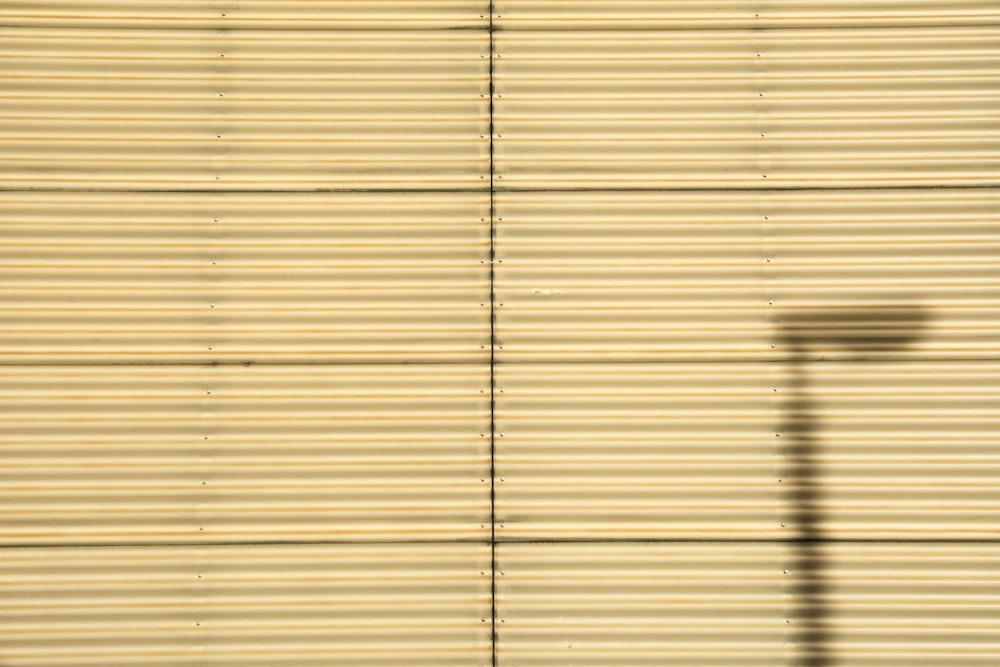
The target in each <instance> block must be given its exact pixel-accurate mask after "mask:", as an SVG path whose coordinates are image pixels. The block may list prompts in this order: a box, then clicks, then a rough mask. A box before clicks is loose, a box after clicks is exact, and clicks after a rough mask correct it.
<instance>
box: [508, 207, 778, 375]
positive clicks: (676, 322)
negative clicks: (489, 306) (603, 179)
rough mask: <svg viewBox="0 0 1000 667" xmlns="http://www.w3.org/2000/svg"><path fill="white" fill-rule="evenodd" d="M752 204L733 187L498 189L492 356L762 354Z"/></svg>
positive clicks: (763, 321)
mask: <svg viewBox="0 0 1000 667" xmlns="http://www.w3.org/2000/svg"><path fill="white" fill-rule="evenodd" d="M758 208H759V204H758V203H757V198H756V197H755V196H754V195H747V194H739V193H712V194H710V195H704V194H690V193H688V194H684V193H637V192H629V193H627V194H624V193H614V192H602V193H583V192H571V193H558V192H545V193H513V192H503V193H498V194H497V197H496V212H497V216H496V222H495V225H496V252H497V258H498V259H499V260H502V263H498V264H496V266H495V275H496V297H497V298H496V308H495V310H496V333H497V341H498V343H499V344H501V345H503V349H502V350H500V349H498V350H497V355H498V359H500V360H501V361H503V362H521V361H532V360H535V361H550V360H573V361H581V362H585V361H593V360H595V359H603V360H608V359H621V360H636V359H687V360H690V359H705V358H720V357H751V356H755V355H762V356H768V355H770V354H771V349H770V347H769V345H770V343H771V341H772V338H773V333H772V327H771V325H770V323H769V322H768V312H767V308H766V302H767V300H766V298H765V284H764V258H763V256H762V254H763V252H762V240H763V233H762V228H761V225H760V222H759V220H758V216H756V215H755V214H756V212H757V209H758Z"/></svg>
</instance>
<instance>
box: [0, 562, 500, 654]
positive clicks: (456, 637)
mask: <svg viewBox="0 0 1000 667" xmlns="http://www.w3.org/2000/svg"><path fill="white" fill-rule="evenodd" d="M489 566H490V550H489V546H488V545H483V544H451V545H447V546H441V545H433V546H428V545H414V544H407V545H383V546H378V545H353V546H352V545H338V546H321V547H311V546H303V545H296V546H288V547H261V546H245V545H244V546H240V547H237V548H215V547H212V548H199V549H192V548H145V549H129V548H123V549H110V548H100V549H44V548H41V549H39V548H35V549H17V550H9V551H8V552H6V553H5V554H4V557H3V558H2V559H0V600H2V604H0V619H2V623H3V627H4V631H3V634H2V636H0V655H2V657H3V664H4V665H6V666H9V667H22V666H23V667H28V666H38V667H41V666H43V665H44V666H45V667H63V666H67V667H68V666H69V665H73V666H78V665H116V666H125V665H129V666H135V667H139V666H141V667H154V666H156V667H174V666H175V665H241V666H243V665H252V666H260V667H264V666H268V667H270V666H271V665H279V664H296V665H399V664H402V663H405V664H407V665H428V666H429V665H435V666H436V665H481V664H487V663H489V660H490V653H491V647H490V624H489V616H490V576H489ZM483 619H485V621H484V620H483Z"/></svg>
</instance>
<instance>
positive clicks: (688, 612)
mask: <svg viewBox="0 0 1000 667" xmlns="http://www.w3.org/2000/svg"><path fill="white" fill-rule="evenodd" d="M497 568H498V569H499V570H500V571H501V572H502V574H501V575H500V576H498V577H497V616H498V618H499V620H500V622H499V623H498V626H497V627H498V632H499V634H498V637H497V657H498V661H497V664H498V665H501V666H503V667H514V666H515V665H516V666H517V667H534V666H536V665H539V666H540V665H551V666H553V667H555V666H556V665H595V666H596V665H664V664H671V665H692V666H694V665H715V666H718V667H722V666H726V667H731V666H732V665H751V666H759V667H773V666H774V665H780V664H785V662H784V647H783V640H784V639H785V632H786V630H785V627H784V626H785V623H784V619H783V614H782V612H783V609H782V599H781V593H782V583H783V582H782V576H783V575H782V573H781V554H780V550H779V547H777V546H761V545H740V547H739V548H738V549H734V548H733V546H732V545H691V544H669V545H648V544H574V545H552V544H530V545H501V546H499V547H498V551H497Z"/></svg>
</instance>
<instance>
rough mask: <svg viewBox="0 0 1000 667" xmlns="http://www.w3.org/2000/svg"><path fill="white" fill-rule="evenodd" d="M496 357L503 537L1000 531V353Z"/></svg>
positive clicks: (936, 535)
mask: <svg viewBox="0 0 1000 667" xmlns="http://www.w3.org/2000/svg"><path fill="white" fill-rule="evenodd" d="M496 373H497V387H498V391H497V395H496V397H497V403H496V414H495V420H496V431H497V440H496V474H497V480H496V489H497V490H496V517H497V521H498V522H499V523H498V525H497V530H496V534H497V537H498V539H499V540H502V541H503V540H521V539H581V540H601V539H609V538H626V539H652V538H682V539H705V538H708V539H738V538H744V539H745V538H753V539H762V538H769V539H794V538H796V537H798V536H799V535H800V533H801V531H802V530H804V528H805V526H804V525H800V524H799V523H797V521H798V520H799V519H798V518H797V517H799V516H800V515H801V513H802V511H803V506H802V504H801V501H800V500H798V498H799V497H800V494H799V493H798V489H799V488H800V487H801V486H802V485H804V484H807V483H808V484H810V486H811V487H812V488H813V489H814V490H815V492H816V493H817V494H818V499H817V500H816V501H815V505H816V507H815V508H813V510H810V511H811V512H812V514H813V515H812V516H810V517H809V518H810V521H811V522H812V523H811V525H812V526H813V527H814V528H815V529H818V530H819V531H821V535H823V536H828V537H836V538H852V539H853V538H857V539H900V538H906V539H970V538H979V539H982V538H996V537H998V535H1000V531H998V529H997V525H996V521H995V519H996V516H997V515H998V513H1000V489H998V488H997V485H996V479H997V475H998V474H1000V452H998V451H997V447H996V443H997V442H1000V417H998V415H997V411H996V406H997V405H998V404H1000V364H998V363H997V362H964V363H963V362H957V361H956V362H919V363H916V362H911V363H904V362H882V363H872V362H854V363H848V362H845V363H812V364H804V365H797V366H792V365H782V364H765V363H761V364H748V363H737V364H723V363H718V364H685V363H672V364H644V365H638V364H629V365H613V364H509V365H508V364H500V365H498V366H497V369H496ZM806 449H808V451H805V450H806ZM795 452H798V453H795ZM792 457H794V458H792ZM803 466H809V467H810V469H811V470H810V471H805V472H804V471H802V467H803ZM806 472H808V473H809V474H808V477H806V476H805V474H806Z"/></svg>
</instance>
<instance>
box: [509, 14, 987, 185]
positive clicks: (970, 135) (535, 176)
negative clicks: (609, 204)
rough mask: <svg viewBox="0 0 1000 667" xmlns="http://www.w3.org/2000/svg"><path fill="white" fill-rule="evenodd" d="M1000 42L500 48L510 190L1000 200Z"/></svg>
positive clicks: (944, 32) (918, 33)
mask: <svg viewBox="0 0 1000 667" xmlns="http://www.w3.org/2000/svg"><path fill="white" fill-rule="evenodd" d="M998 35H1000V27H992V26H977V27H970V28H925V29H919V30H918V29H912V28H911V29H905V28H892V29H889V28H886V29H878V30H868V31H860V30H848V29H843V30H834V29H830V30H827V31H824V32H822V33H816V32H812V31H802V30H781V31H769V32H766V33H760V32H754V31H750V30H747V31H741V32H736V33H734V32H723V31H714V32H695V31H689V32H684V33H682V34H676V33H669V34H668V33H661V34H657V33H635V32H608V31H605V32H601V33H600V34H595V33H589V32H587V33H576V32H568V33H567V32H501V33H498V34H497V52H498V53H497V64H496V71H497V84H496V89H497V93H498V100H497V108H496V123H495V126H496V135H497V139H496V171H497V183H498V187H500V188H501V189H503V188H515V189H517V188H534V189H543V190H548V189H562V188H573V187H592V188H593V187H599V188H606V189H615V188H634V187H648V188H676V187H687V188H708V189H727V188H732V187H744V188H746V187H751V188H754V187H756V188H762V189H771V188H781V187H857V188H866V187H872V186H883V187H884V186H898V187H903V186H928V185H935V186H963V185H996V184H997V183H998V179H997V172H998V168H1000V163H998V162H997V160H996V159H995V155H996V152H997V151H996V150H995V146H994V144H996V142H997V141H998V139H1000V121H998V120H997V119H996V117H995V114H993V113H992V110H993V109H994V108H995V100H996V95H995V86H994V85H993V83H994V81H995V79H996V77H997V72H998V67H1000V59H998V57H997V54H996V50H995V44H996V42H997V39H998ZM667 37H669V38H667Z"/></svg>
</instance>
